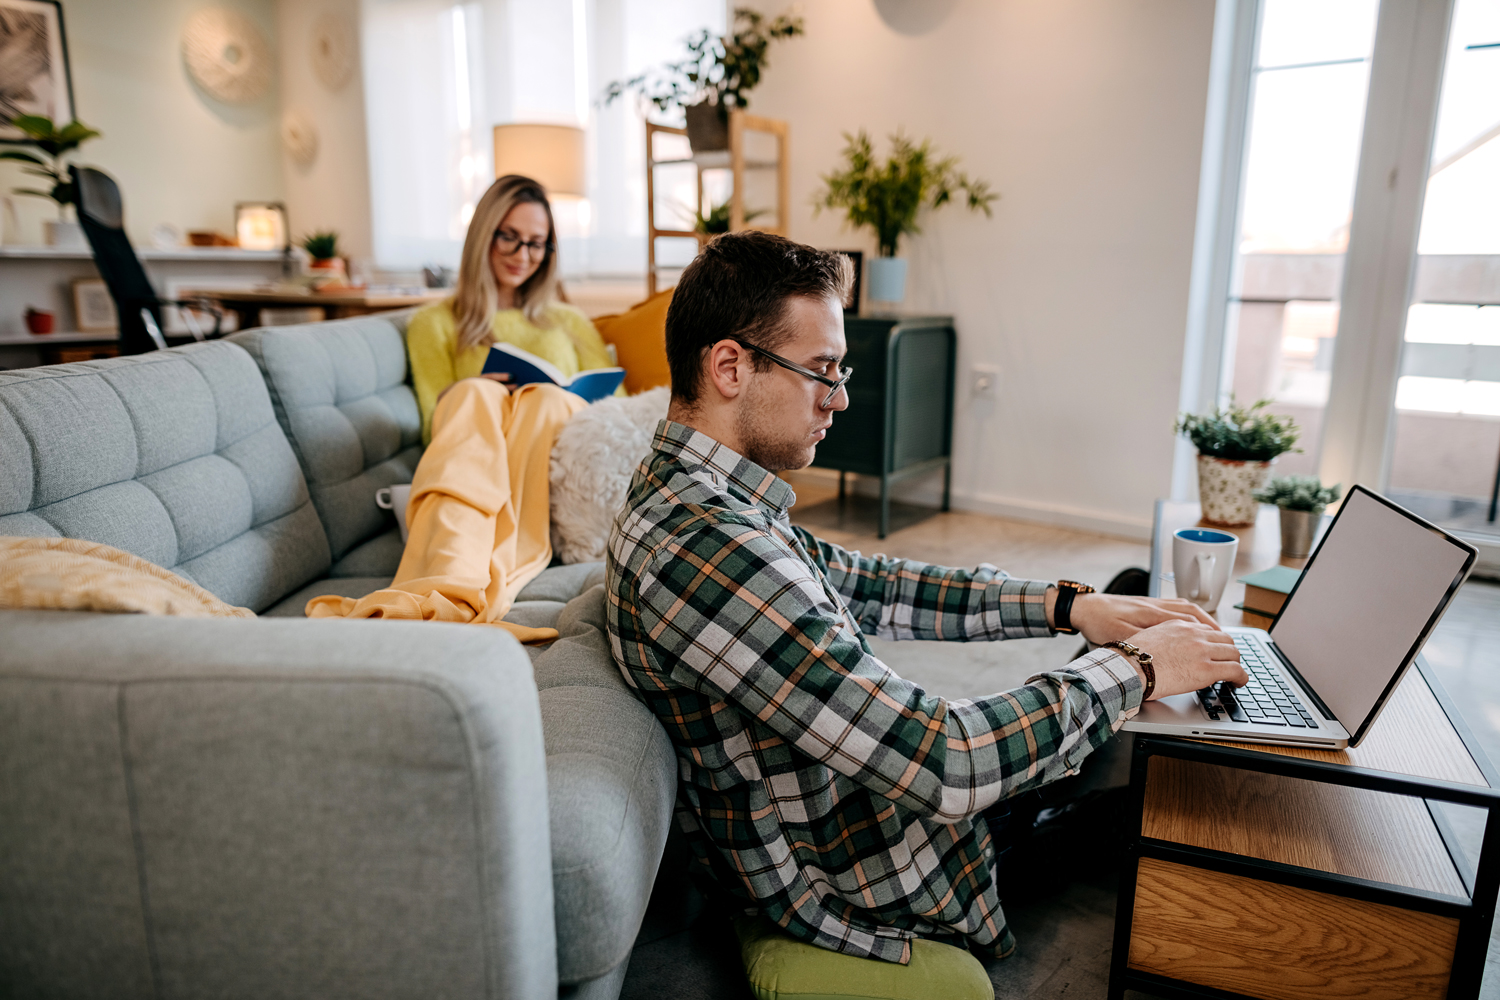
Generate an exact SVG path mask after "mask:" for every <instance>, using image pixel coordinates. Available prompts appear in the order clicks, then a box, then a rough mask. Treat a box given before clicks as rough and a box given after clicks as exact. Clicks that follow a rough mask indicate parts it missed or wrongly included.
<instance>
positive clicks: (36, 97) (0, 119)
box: [0, 0, 74, 142]
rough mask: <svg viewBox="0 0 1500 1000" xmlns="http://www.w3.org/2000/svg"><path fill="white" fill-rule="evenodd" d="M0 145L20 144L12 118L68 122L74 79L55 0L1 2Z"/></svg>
mask: <svg viewBox="0 0 1500 1000" xmlns="http://www.w3.org/2000/svg"><path fill="white" fill-rule="evenodd" d="M0 54H3V58H0V65H3V67H4V72H0V142H24V141H26V135H25V133H24V132H22V131H21V130H20V129H18V128H16V127H15V126H14V125H12V124H11V122H12V120H13V119H15V117H16V116H17V115H45V116H46V117H48V118H51V119H52V121H53V123H54V124H56V125H57V126H58V127H59V128H61V127H62V126H63V125H66V124H67V123H68V122H70V121H72V120H73V117H74V110H73V76H72V73H71V72H70V71H69V69H68V40H67V37H66V36H65V35H64V34H63V17H62V4H61V3H59V2H58V0H0Z"/></svg>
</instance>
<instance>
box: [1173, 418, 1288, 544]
mask: <svg viewBox="0 0 1500 1000" xmlns="http://www.w3.org/2000/svg"><path fill="white" fill-rule="evenodd" d="M1270 405H1271V401H1270V400H1269V399H1262V400H1260V401H1259V402H1257V403H1255V404H1254V405H1252V406H1249V407H1244V406H1240V405H1239V404H1237V403H1236V402H1235V401H1234V397H1233V396H1231V397H1229V405H1228V406H1226V407H1224V408H1222V409H1215V410H1214V412H1213V413H1211V414H1208V415H1207V416H1198V415H1195V414H1191V413H1184V414H1182V415H1181V416H1180V417H1178V419H1177V423H1176V425H1175V426H1174V427H1173V429H1174V430H1175V431H1176V432H1177V433H1178V434H1186V435H1187V437H1188V440H1190V441H1192V442H1193V445H1194V446H1195V447H1196V448H1197V449H1198V499H1199V502H1200V503H1202V505H1203V520H1205V521H1207V522H1208V523H1209V524H1220V525H1224V526H1226V527H1243V526H1246V525H1251V524H1254V523H1255V512H1256V508H1255V498H1254V497H1253V496H1252V494H1253V493H1254V492H1255V491H1256V490H1258V489H1260V487H1261V485H1262V484H1263V483H1265V481H1266V477H1267V476H1268V475H1270V473H1271V463H1272V462H1274V461H1275V460H1276V456H1277V455H1280V454H1282V453H1284V452H1288V451H1301V450H1302V449H1301V448H1294V447H1293V445H1295V444H1296V443H1297V436H1298V433H1299V432H1298V430H1297V422H1296V421H1295V420H1293V419H1292V418H1290V417H1279V416H1276V415H1275V414H1272V413H1267V412H1265V410H1266V407H1268V406H1270Z"/></svg>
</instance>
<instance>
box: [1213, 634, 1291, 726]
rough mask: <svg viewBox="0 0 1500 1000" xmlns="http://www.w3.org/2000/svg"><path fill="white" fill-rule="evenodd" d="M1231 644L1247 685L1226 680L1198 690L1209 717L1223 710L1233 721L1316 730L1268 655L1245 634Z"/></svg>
mask: <svg viewBox="0 0 1500 1000" xmlns="http://www.w3.org/2000/svg"><path fill="white" fill-rule="evenodd" d="M1234 644H1235V646H1236V647H1238V649H1239V651H1240V665H1241V666H1243V667H1244V668H1245V673H1247V674H1249V675H1250V683H1248V684H1246V685H1245V686H1244V687H1242V688H1236V687H1234V686H1233V685H1231V684H1230V683H1229V682H1228V681H1220V682H1219V683H1218V684H1211V685H1209V686H1208V687H1206V688H1203V689H1202V690H1201V691H1199V692H1198V697H1199V698H1200V699H1201V700H1202V701H1203V707H1204V708H1205V709H1207V710H1208V714H1209V716H1210V717H1211V718H1213V719H1216V720H1217V719H1218V717H1219V712H1220V711H1224V712H1227V713H1229V717H1230V718H1231V719H1233V720H1234V721H1235V722H1253V723H1258V724H1259V725H1263V726H1288V727H1295V728H1297V729H1317V728H1318V724H1317V723H1316V722H1314V721H1313V717H1312V713H1311V712H1309V711H1308V710H1307V708H1306V707H1305V706H1303V704H1302V701H1301V700H1300V699H1299V698H1298V697H1297V696H1296V695H1295V694H1294V693H1292V688H1291V685H1289V684H1287V683H1286V681H1284V680H1282V678H1281V674H1280V673H1278V672H1277V671H1275V670H1272V669H1271V666H1270V664H1269V663H1267V662H1266V657H1268V656H1270V655H1271V653H1270V652H1269V651H1267V650H1265V649H1263V648H1262V647H1261V646H1259V645H1258V644H1256V643H1254V642H1251V641H1250V637H1249V636H1245V635H1236V636H1235V637H1234ZM1215 701H1217V703H1218V704H1217V705H1215V704H1214V702H1215Z"/></svg>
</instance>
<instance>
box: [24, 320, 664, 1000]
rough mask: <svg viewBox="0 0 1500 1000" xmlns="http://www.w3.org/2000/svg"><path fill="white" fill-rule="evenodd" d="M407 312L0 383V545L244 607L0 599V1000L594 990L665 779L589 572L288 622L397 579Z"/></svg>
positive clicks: (414, 452)
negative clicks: (465, 599) (472, 602)
mask: <svg viewBox="0 0 1500 1000" xmlns="http://www.w3.org/2000/svg"><path fill="white" fill-rule="evenodd" d="M404 320H405V317H404V316H403V315H399V314H398V315H393V316H386V317H368V318H362V319H356V320H343V321H336V322H330V323H319V324H311V325H308V326H301V327H281V328H270V329H260V330H250V331H247V332H244V333H240V334H237V335H235V336H233V337H231V338H229V339H228V341H227V342H226V341H217V342H211V343H207V344H199V345H193V346H189V347H184V348H178V349H174V350H170V351H161V352H157V353H154V354H148V355H142V356H139V357H133V358H120V359H112V360H108V361H94V362H87V363H83V364H70V365H57V366H52V367H47V368H37V369H27V370H20V371H13V372H0V534H5V535H32V536H59V535H61V536H68V537H77V538H85V539H89V540H94V541H99V542H105V543H108V544H110V545H114V546H117V547H119V548H122V549H125V550H127V551H129V552H133V553H135V554H137V555H140V556H142V557H144V558H146V559H149V560H150V561H152V562H154V563H157V564H158V565H161V566H165V567H168V568H170V569H172V570H174V571H175V572H177V573H180V574H181V575H183V576H185V577H187V578H188V579H190V580H193V581H195V582H196V583H198V584H200V585H202V586H203V587H205V588H206V589H208V590H210V591H212V592H213V593H214V594H216V595H217V596H219V597H220V598H222V599H224V600H226V601H229V602H230V603H233V604H239V605H245V606H248V607H250V608H252V609H253V610H255V611H256V612H258V613H260V614H261V616H262V617H261V619H259V620H255V621H248V620H201V619H173V618H151V617H140V616H126V615H102V614H85V613H75V612H60V611H0V984H5V985H4V987H0V993H3V994H6V995H14V996H44V995H45V996H109V997H121V998H128V997H137V996H139V997H148V996H149V997H204V996H219V997H246V998H255V1000H268V998H273V997H283V996H286V997H290V996H298V997H307V996H318V997H338V996H348V997H362V998H371V997H379V998H385V997H390V998H397V997H421V998H438V997H494V998H502V997H503V998H510V997H518V998H521V997H550V996H556V995H558V994H561V995H564V996H578V997H596V996H598V997H609V998H613V997H614V996H616V995H617V994H618V992H619V989H620V984H621V982H622V980H623V978H624V973H625V967H626V964H627V961H628V958H629V955H630V950H631V946H632V944H633V942H634V940H635V937H636V933H637V930H638V929H639V927H640V924H641V920H642V916H643V914H644V912H645V909H646V904H647V900H648V898H649V896H650V892H651V888H652V883H653V879H654V877H655V875H656V870H657V866H658V864H659V862H660V858H661V854H662V848H663V844H664V843H665V840H666V836H667V828H668V822H669V817H670V813H671V805H672V798H673V795H674V791H675V780H676V764H675V760H674V758H673V754H672V749H671V746H670V744H669V742H668V740H667V738H666V735H665V733H664V732H663V731H662V729H661V727H660V726H659V725H658V724H657V722H656V720H655V719H654V718H653V717H652V716H651V714H650V713H649V712H648V711H647V710H646V709H645V708H643V707H642V706H641V704H640V703H639V702H638V701H637V700H636V699H635V698H634V697H633V696H632V695H631V693H630V691H629V690H628V689H627V688H626V686H625V685H624V683H623V681H622V680H621V678H620V676H619V674H618V672H617V671H616V669H615V667H614V665H613V664H612V663H611V661H610V657H609V650H608V643H607V638H606V636H605V635H604V631H603V629H604V622H603V616H604V610H603V588H602V586H601V584H602V580H603V568H602V566H601V565H599V564H586V565H576V566H559V567H554V568H551V569H548V570H547V571H545V572H544V573H542V575H541V576H539V577H538V578H536V579H535V580H534V581H532V583H531V584H530V585H529V586H527V588H526V589H525V590H524V591H523V592H522V593H521V595H520V599H519V601H518V602H517V604H516V605H515V607H514V609H513V611H512V613H511V618H512V619H513V620H516V621H520V622H523V623H525V624H531V625H543V624H555V625H556V626H557V627H558V629H559V630H560V632H561V634H562V638H561V639H560V640H558V641H557V642H555V643H553V644H552V645H550V646H549V647H546V648H545V649H537V648H531V647H522V646H521V645H520V644H519V643H517V642H516V641H515V640H514V639H513V638H512V637H511V636H510V635H509V634H507V633H503V632H501V631H499V630H491V629H485V628H481V627H472V626H456V625H441V624H431V623H410V622H406V623H403V622H383V621H358V622H346V621H308V620H306V619H302V618H301V612H302V607H303V605H304V604H305V602H306V601H307V599H308V598H309V597H312V596H315V595H318V594H324V593H339V594H344V595H348V596H358V595H362V594H364V593H367V592H369V591H370V590H373V589H376V588H378V587H379V586H381V585H383V584H384V583H385V582H387V581H388V580H389V579H390V577H391V576H392V575H393V574H394V572H395V568H396V564H397V562H398V561H399V558H400V554H401V543H400V536H399V534H398V532H397V530H396V528H395V526H394V523H393V522H392V520H391V515H390V514H389V512H387V511H383V510H380V509H379V508H378V507H376V505H375V503H374V493H375V490H376V489H377V488H379V487H381V486H385V485H389V484H391V483H399V482H406V481H409V480H410V478H411V474H412V471H413V469H414V468H415V466H416V463H417V459H418V457H419V455H420V446H419V445H420V438H419V433H418V417H417V408H416V404H415V399H414V397H413V395H412V393H411V390H410V388H409V387H408V386H407V385H406V354H405V349H404V344H403V339H402V337H403V333H404Z"/></svg>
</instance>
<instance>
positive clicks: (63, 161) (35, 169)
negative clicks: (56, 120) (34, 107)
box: [0, 115, 99, 247]
mask: <svg viewBox="0 0 1500 1000" xmlns="http://www.w3.org/2000/svg"><path fill="white" fill-rule="evenodd" d="M10 123H11V124H12V125H14V126H15V127H16V128H18V129H20V130H21V131H22V132H23V133H25V135H26V139H25V144H26V145H28V146H32V147H35V149H36V152H32V151H30V150H25V149H7V150H5V151H4V152H0V160H19V161H20V162H22V163H25V164H26V166H24V167H22V168H21V169H22V171H23V172H24V173H28V174H31V175H32V176H33V177H43V178H46V179H47V180H49V181H51V182H52V187H51V190H48V191H39V190H37V189H36V188H13V189H12V191H11V193H12V194H25V195H31V196H33V197H37V198H50V199H52V200H53V201H55V202H56V203H57V219H56V220H55V221H53V220H49V221H47V222H44V223H42V229H43V230H44V231H45V232H46V234H47V243H48V245H49V246H60V247H86V246H87V245H88V243H87V242H86V241H85V240H84V237H83V227H82V226H80V225H79V224H78V223H77V221H69V220H68V218H67V215H66V211H67V207H68V206H69V205H77V204H78V189H77V188H76V187H75V186H74V184H73V178H72V177H71V175H69V173H68V165H67V158H68V154H69V153H71V152H73V151H74V150H75V149H77V148H78V147H79V146H81V145H83V144H84V143H85V142H87V141H88V140H90V139H93V138H96V137H97V136H98V135H99V133H98V132H96V131H95V130H93V129H91V128H89V127H88V126H87V125H85V124H83V123H82V122H80V121H78V120H77V119H76V118H75V119H74V120H73V121H71V122H69V123H68V124H66V125H64V126H63V127H62V128H58V127H57V126H56V125H54V124H53V122H52V119H51V118H48V117H47V116H46V115H16V116H15V117H14V118H12V119H11V122H10ZM38 154H44V155H45V157H46V158H45V159H43V157H42V155H38Z"/></svg>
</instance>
